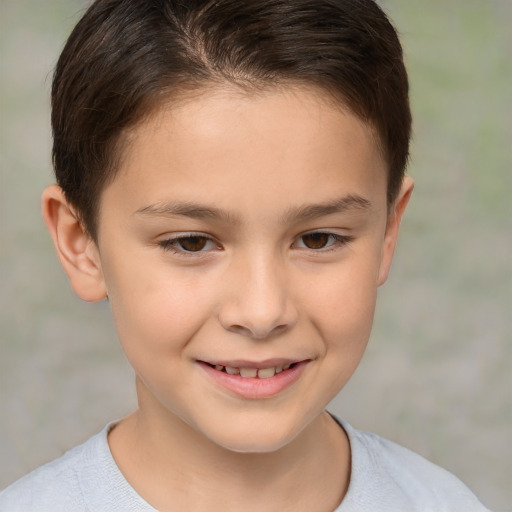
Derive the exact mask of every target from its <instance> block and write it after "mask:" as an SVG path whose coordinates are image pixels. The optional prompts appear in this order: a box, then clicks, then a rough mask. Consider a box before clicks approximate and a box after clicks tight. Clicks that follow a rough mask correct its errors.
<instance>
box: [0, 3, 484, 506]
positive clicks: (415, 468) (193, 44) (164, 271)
mask: <svg viewBox="0 0 512 512" xmlns="http://www.w3.org/2000/svg"><path fill="white" fill-rule="evenodd" d="M52 100H53V101H52V104H53V113H52V124H53V130H54V166H55V171H56V175H57V181H58V184H59V186H51V187H48V188H47V189H46V190H45V192H44V194H43V215H44V218H45V221H46V224H47V226H48V229H49V231H50V233H51V235H52V237H53V240H54V242H55V246H56V249H57V252H58V255H59V258H60V260H61V262H62V265H63V266H64V268H65V270H66V272H67V274H68V276H69V279H70V282H71V285H72V287H73V289H74V291H75V292H76V293H77V295H78V296H79V297H81V298H82V299H84V300H87V301H98V300H102V299H104V298H105V297H108V300H109V302H110V306H111V308H112V313H113V315H114V320H115V324H116V328H117V331H118V335H119V339H120V342H121V344H122V347H123V349H124V351H125V353H126V355H127V357H128V360H129V361H130V363H131V364H132V366H133V368H134V370H135V374H136V387H137V394H138V400H139V407H138V409H137V411H136V412H134V413H133V414H132V415H131V416H129V417H127V418H125V419H123V420H121V421H119V422H117V423H113V424H110V425H108V426H107V427H106V428H105V429H104V430H103V431H102V432H101V433H100V434H98V435H96V436H94V437H93V438H91V439H90V440H89V441H87V442H86V443H85V444H84V445H81V446H79V447H77V448H75V449H73V450H71V451H70V452H68V453H67V454H65V455H64V456H63V457H61V458H60V459H58V460H57V461H54V462H52V463H50V464H48V465H46V466H43V467H42V468H40V469H38V470H36V471H35V472H33V473H31V474H30V475H27V476H26V477H25V478H23V479H21V480H20V481H18V482H17V483H15V484H13V486H11V487H10V488H8V489H7V490H5V491H4V492H3V493H2V494H0V510H2V511H3V510H6V511H7V510H9V511H16V510H23V511H26V510H42V511H45V510H51V511H56V510H99V511H108V510H137V511H144V510H155V509H156V510H161V511H167V510H169V511H175V510H176V511H180V510H193V511H203V510H223V511H230V510H239V509H241V508H243V509H244V510H265V511H274V510H275V511H277V510H279V511H287V510H293V511H301V510H304V511H319V512H323V511H326V512H327V511H332V510H337V511H341V512H347V511H374V510H375V511H377V510H378V511H387V510H389V511H402V510H403V511H414V510H425V511H426V510H431V511H442V510H450V511H452V510H453V511H457V510H460V511H480V510H485V509H484V507H483V506H482V505H481V504H480V503H479V502H478V501H477V499H476V498H475V497H474V496H473V495H472V494H471V492H470V491H469V490H467V489H466V488H465V487H464V485H463V484H462V483H460V482H459V481H458V480H457V479H456V478H455V477H453V476H452V475H450V474H448V473H446V472H445V471H443V470H442V469H440V468H437V467H435V466H433V465H432V464H430V463H429V462H427V461H425V460H424V459H422V458H421V457H419V456H417V455H415V454H413V453H411V452H409V451H408V450H406V449H404V448H401V447H398V446H396V445H394V444H393V443H390V442H388V441H385V440H383V439H380V438H378V437H376V436H373V435H370V434H366V433H362V432H358V431H356V430H354V429H353V428H352V427H351V426H350V425H348V424H347V423H346V422H344V421H342V420H340V419H337V418H333V417H332V416H330V415H329V414H328V413H327V412H325V407H326V405H327V404H328V403H329V401H330V400H331V399H332V398H333V397H334V396H335V395H336V394H337V393H338V391H339V390H340V389H341V388H342V387H343V386H344V385H345V383H346V382H347V381H348V379H349V378H350V376H351V375H352V373H353V372H354V371H355V369H356V367H357V365H358V363H359V361H360V358H361V357H362V354H363V352H364V349H365V346H366V343H367V341H368V338H369V335H370V330H371V324H372V318H373V312H374V306H375V300H376V292H377V288H378V286H379V285H381V284H382V283H384V282H385V280H386V278H387V275H388V271H389V268H390V265H391V260H392V256H393V251H394V247H395V244H396V239H397V235H398V229H399V224H400V220H401V218H402V215H403V213H404V210H405V208H406V205H407V202H408V200H409V197H410V194H411V192H412V181H411V180H410V178H408V177H404V172H405V167H406V163H407V158H408V145H409V138H410V125H411V118H410V111H409V104H408V86H407V75H406V72H405V68H404V65H403V60H402V52H401V47H400V44H399V41H398V39H397V36H396V33H395V31H394V29H393V28H392V26H391V24H390V23H389V21H388V20H387V18H386V16H385V15H384V14H383V12H382V11H381V10H380V8H379V7H378V6H377V5H376V4H375V3H374V2H373V1H372V0H358V1H355V0H314V1H313V0H248V1H245V2H237V1H234V0H217V1H199V0H187V1H186V2H184V1H178V0H146V1H144V2H139V1H137V0H98V1H96V2H95V3H94V4H93V5H92V6H91V8H90V9H89V10H88V11H87V13H86V14H85V16H84V17H83V18H82V20H81V21H80V22H79V23H78V25H77V27H76V28H75V30H74V31H73V33H72V34H71V36H70V38H69V40H68V43H67V45H66V47H65V49H64V51H63V53H62V55H61V58H60V60H59V63H58V65H57V70H56V73H55V77H54V84H53V92H52Z"/></svg>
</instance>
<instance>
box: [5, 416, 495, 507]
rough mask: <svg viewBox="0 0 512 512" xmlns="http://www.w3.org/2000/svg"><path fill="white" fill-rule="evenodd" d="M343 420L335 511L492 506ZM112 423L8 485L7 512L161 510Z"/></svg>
mask: <svg viewBox="0 0 512 512" xmlns="http://www.w3.org/2000/svg"><path fill="white" fill-rule="evenodd" d="M336 420H337V421H338V422H339V424H340V425H341V426H342V427H343V428H344V429H345V431H346V432H347V434H348V438H349V441H350V447H351V459H352V462H351V464H352V466H351V476H350V484H349V489H348V492H347V494H346V496H345V498H344V499H343V502H342V503H341V504H340V505H339V506H338V508H337V509H336V510H335V511H334V512H488V510H487V509H486V508H485V507H484V506H483V505H482V504H481V503H480V502H479V501H478V499H477V498H476V497H475V495H474V494H473V493H472V492H471V491H470V490H469V489H468V488H467V487H466V486H465V485H464V484H463V483H462V482H461V481H460V480H458V479H457V478H456V477H455V476H453V475H452V474H451V473H449V472H447V471H445V470H444V469H441V468H440V467H438V466H436V465H435V464H432V463H431V462H429V461H427V460H426V459H424V458H423V457H420V456H419V455H417V454H415V453H413V452H411V451H410V450H407V449H406V448H403V447H401V446H399V445H397V444H395V443H392V442H391V441H387V440H385V439H382V438H381V437H379V436H376V435H374V434H370V433H368V432H361V431H358V430H355V429H353V428H352V427H351V426H350V425H349V424H347V423H346V422H344V421H343V420H339V419H337V418H336ZM110 428H112V425H107V426H106V427H105V428H104V429H103V430H102V431H101V432H100V433H99V434H96V435H95V436H93V437H91V438H90V439H89V440H88V441H86V442H85V443H84V444H82V445H80V446H77V447H75V448H73V449H71V450H70V451H68V452H67V453H65V454H64V455H63V456H62V457H60V458H59V459H56V460H54V461H53V462H50V463H48V464H45V465H44V466H41V467H40V468H38V469H36V470H34V471H32V472H31V473H29V474H28V475H26V476H24V477H23V478H21V479H20V480H18V481H17V482H15V483H14V484H12V485H11V486H10V487H8V488H7V489H5V490H4V491H2V492H1V493H0V512H64V511H66V512H70V511H72V512H125V511H126V512H128V511H133V512H155V510H156V509H154V508H153V507H152V506H151V505H149V504H148V503H147V502H146V501H144V500H143V499H142V498H141V497H140V496H139V495H138V494H137V493H136V492H135V490H134V489H133V488H132V487H131V486H130V484H129V483H128V482H127V481H126V480H125V478H124V477H123V475H122V474H121V472H120V471H119V468H118V467H117V465H116V463H115V461H114V459H113V457H112V454H111V453H110V449H109V446H108V442H107V434H108V431H109V429H110ZM333 471H336V468H333Z"/></svg>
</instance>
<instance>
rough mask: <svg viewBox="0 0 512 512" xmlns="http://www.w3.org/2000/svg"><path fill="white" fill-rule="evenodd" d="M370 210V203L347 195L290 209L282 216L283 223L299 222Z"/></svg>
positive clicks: (355, 196)
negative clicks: (335, 214)
mask: <svg viewBox="0 0 512 512" xmlns="http://www.w3.org/2000/svg"><path fill="white" fill-rule="evenodd" d="M371 208H372V203H371V202H370V201H369V200H368V199H365V198H364V197H361V196H358V195H353V194H350V195H347V196H343V197H340V198H337V199H334V200H332V201H328V202H326V203H320V204H311V205H304V206H299V207H296V208H291V209H289V210H288V211H286V212H285V213H284V215H283V216H282V221H283V222H294V221H295V222H300V221H305V220H311V219H316V218H318V217H325V216H327V215H332V214H334V213H345V212H358V211H359V212H366V211H369V210H370V209H371Z"/></svg>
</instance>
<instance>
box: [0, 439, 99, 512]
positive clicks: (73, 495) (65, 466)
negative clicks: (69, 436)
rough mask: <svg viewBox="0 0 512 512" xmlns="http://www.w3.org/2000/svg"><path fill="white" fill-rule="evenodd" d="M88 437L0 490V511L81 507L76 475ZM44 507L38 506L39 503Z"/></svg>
mask: <svg viewBox="0 0 512 512" xmlns="http://www.w3.org/2000/svg"><path fill="white" fill-rule="evenodd" d="M91 443H94V438H91V439H90V440H89V441H87V442H86V443H84V444H82V445H80V446H76V447H75V448H73V449H71V450H69V451H68V452H66V453H65V454H64V455H62V457H59V458H58V459H56V460H54V461H52V462H49V463H47V464H45V465H43V466H41V467H39V468H37V469H35V470H34V471H32V472H31V473H29V474H27V475H25V476H24V477H22V478H20V479H19V480H17V481H16V482H14V483H13V484H12V485H11V486H9V487H7V488H6V489H5V490H4V491H2V492H1V493H0V511H1V512H4V511H12V512H15V511H18V510H19V511H22V510H26V511H31V510H41V512H44V511H45V510H48V511H50V510H52V508H53V509H57V510H58V509H62V510H64V509H65V508H66V507H67V508H68V509H69V510H77V511H80V510H85V507H84V504H83V503H82V500H81V491H80V476H79V473H80V471H81V469H82V468H83V459H84V454H85V452H87V450H88V448H89V445H90V444H91ZM42 506H43V507H45V508H41V507H42Z"/></svg>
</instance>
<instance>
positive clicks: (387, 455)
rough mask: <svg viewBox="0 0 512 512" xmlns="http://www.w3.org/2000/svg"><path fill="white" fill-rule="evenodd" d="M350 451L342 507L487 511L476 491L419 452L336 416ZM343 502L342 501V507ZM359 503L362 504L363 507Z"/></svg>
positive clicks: (380, 511) (424, 511)
mask: <svg viewBox="0 0 512 512" xmlns="http://www.w3.org/2000/svg"><path fill="white" fill-rule="evenodd" d="M338 422H339V423H340V425H341V426H342V427H343V429H344V430H345V431H346V432H347V435H348V437H349V440H350V446H351V454H352V473H351V480H350V485H349V490H348V493H347V496H346V499H345V500H344V502H343V504H342V505H343V506H342V507H341V508H340V509H339V511H340V512H342V511H343V512H345V510H347V511H348V510H352V508H349V504H350V505H352V507H359V508H353V509H354V510H361V509H363V510H368V511H370V510H372V511H373V510H375V511H377V510H378V511H379V512H384V511H388V510H389V511H393V512H398V511H401V510H404V511H405V510H407V511H408V512H413V511H422V512H427V511H436V512H486V511H487V509H486V508H485V507H484V506H483V505H482V504H481V503H480V502H479V501H478V499H477V498H476V496H475V495H474V494H473V493H472V492H471V491H470V490H469V489H468V488H467V487H466V486H465V485H464V484H463V483H462V482H461V481H460V480H459V479H458V478H457V477H456V476H454V475H452V474H451V473H449V472H448V471H446V470H445V469H443V468H440V467H439V466H436V465H435V464H433V463H432V462H430V461H428V460H427V459H425V458H423V457H421V456H420V455H418V454H416V453H414V452H412V451H411V450H408V449H407V448H404V447H403V446H400V445H398V444H396V443H393V442H392V441H388V440H386V439H383V438H382V437H379V436H377V435H375V434H371V433H369V432H362V431H358V430H356V429H354V428H352V427H351V426H350V425H349V424H347V423H346V422H344V421H343V420H338ZM345 503H347V505H346V507H347V508H344V506H345ZM363 506H364V508H362V507H363Z"/></svg>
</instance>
